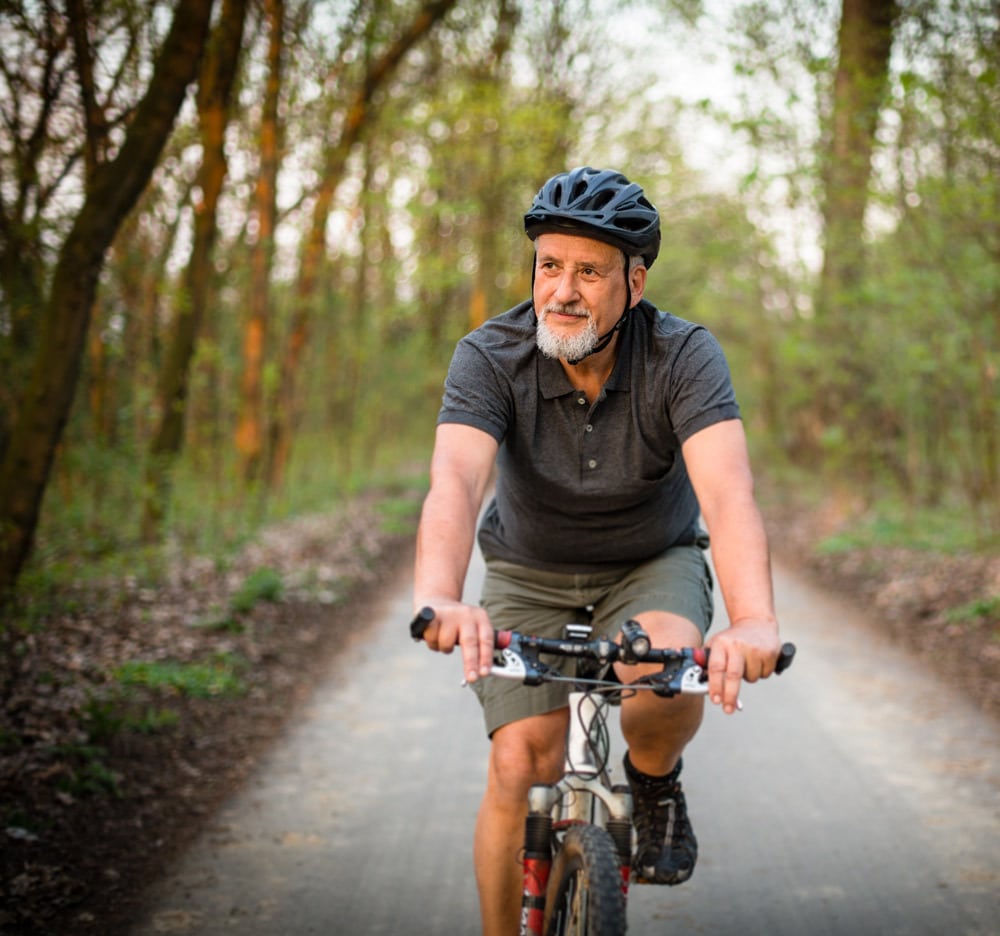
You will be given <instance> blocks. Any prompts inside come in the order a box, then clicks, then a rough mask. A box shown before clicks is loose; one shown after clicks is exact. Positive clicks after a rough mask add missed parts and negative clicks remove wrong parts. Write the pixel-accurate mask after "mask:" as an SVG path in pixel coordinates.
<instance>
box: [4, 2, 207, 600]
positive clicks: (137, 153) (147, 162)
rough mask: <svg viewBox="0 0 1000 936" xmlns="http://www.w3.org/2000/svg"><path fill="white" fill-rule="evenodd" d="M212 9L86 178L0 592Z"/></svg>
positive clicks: (187, 12) (35, 366)
mask: <svg viewBox="0 0 1000 936" xmlns="http://www.w3.org/2000/svg"><path fill="white" fill-rule="evenodd" d="M211 12H212V4H211V2H208V0H178V4H177V7H176V9H175V12H174V19H173V22H172V24H171V27H170V32H169V33H168V35H167V37H166V39H165V41H164V43H163V46H162V48H161V50H160V52H159V55H158V57H157V61H156V64H155V68H154V70H153V75H152V78H151V79H150V83H149V87H148V88H147V90H146V94H145V96H144V97H143V99H142V101H141V102H140V104H139V106H138V108H137V109H136V111H135V114H134V117H133V119H132V121H131V123H130V124H129V127H128V132H127V135H126V137H125V142H124V144H123V145H122V147H121V149H120V151H119V152H118V155H117V156H116V157H115V159H113V160H112V161H110V162H106V163H102V164H101V165H99V166H97V167H96V168H95V169H94V171H93V172H92V173H91V174H89V176H88V185H87V189H86V195H85V198H84V202H83V206H82V207H81V208H80V211H79V213H78V215H77V216H76V220H75V222H74V223H73V226H72V228H71V229H70V232H69V234H68V235H67V237H66V240H65V242H64V243H63V245H62V249H61V250H60V252H59V258H58V261H57V263H56V267H55V270H54V272H53V276H52V281H51V286H50V288H49V294H48V297H47V300H46V302H45V304H44V306H43V308H42V310H41V316H40V329H39V336H38V343H37V345H36V348H35V354H34V358H33V360H32V364H31V372H30V377H29V380H28V384H27V386H26V388H25V392H24V395H23V398H22V400H21V401H20V409H19V412H18V414H17V420H16V422H15V424H14V425H13V427H12V431H11V435H10V441H9V445H8V447H7V450H6V452H5V453H4V458H3V461H2V463H0V491H3V498H2V500H0V591H4V590H6V589H9V588H11V587H12V586H13V585H14V583H15V582H16V580H17V577H18V574H19V573H20V571H21V568H22V566H23V565H24V562H25V560H26V559H27V557H28V554H29V552H30V550H31V545H32V542H33V539H34V534H35V529H36V527H37V524H38V516H39V512H40V509H41V504H42V498H43V496H44V493H45V487H46V484H47V483H48V480H49V475H50V472H51V468H52V460H53V457H54V455H55V451H56V446H57V445H58V444H59V440H60V438H61V436H62V432H63V428H64V427H65V425H66V420H67V418H68V416H69V411H70V407H71V405H72V403H73V396H74V393H75V391H76V385H77V381H78V377H79V373H80V364H81V359H82V356H83V353H84V349H85V342H86V336H87V329H88V325H89V323H90V314H91V309H92V307H93V303H94V298H95V296H96V293H97V280H98V276H99V274H100V271H101V268H102V266H103V263H104V253H105V251H106V250H107V248H108V247H109V246H110V244H111V242H112V240H113V238H114V236H115V232H116V231H117V230H118V227H119V226H120V225H121V223H122V221H123V219H124V218H125V216H126V215H127V214H128V212H129V211H130V210H131V209H132V207H133V205H134V204H135V202H136V200H137V199H138V197H139V195H140V194H141V192H142V190H143V188H144V187H145V185H146V183H147V181H148V180H149V177H150V175H151V174H152V172H153V169H154V168H155V167H156V163H157V160H158V159H159V156H160V153H161V151H162V149H163V145H164V143H165V142H166V140H167V138H168V137H169V135H170V132H171V130H172V129H173V124H174V119H175V118H176V116H177V112H178V110H179V109H180V106H181V104H182V102H183V100H184V95H185V93H186V91H187V87H188V85H189V84H190V82H191V81H192V79H193V78H194V77H195V75H196V74H197V69H198V62H199V59H200V57H201V54H202V50H203V48H204V45H205V38H206V35H207V32H208V24H209V19H210V16H211Z"/></svg>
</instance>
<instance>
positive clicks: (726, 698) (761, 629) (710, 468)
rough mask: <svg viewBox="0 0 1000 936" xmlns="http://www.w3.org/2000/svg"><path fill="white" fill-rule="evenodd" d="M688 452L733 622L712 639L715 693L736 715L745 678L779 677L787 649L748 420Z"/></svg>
mask: <svg viewBox="0 0 1000 936" xmlns="http://www.w3.org/2000/svg"><path fill="white" fill-rule="evenodd" d="M683 453H684V462H685V464H686V466H687V471H688V476H689V477H690V478H691V484H692V485H693V486H694V491H695V494H696V495H697V497H698V503H699V505H700V507H701V513H702V517H703V518H704V520H705V524H706V526H707V527H708V532H709V534H710V535H711V538H712V562H713V564H714V566H715V571H716V574H717V576H718V579H719V587H720V589H721V590H722V597H723V600H724V601H725V603H726V610H727V612H728V613H729V621H730V624H731V627H730V628H729V629H728V630H725V631H723V632H721V633H719V634H717V635H716V636H715V637H713V638H712V639H711V640H710V641H709V645H710V646H711V648H712V655H711V658H710V660H709V696H710V697H711V699H712V701H713V702H715V703H717V704H721V705H722V706H723V708H724V709H725V711H727V712H732V711H735V708H736V701H737V698H738V695H739V689H740V680H741V679H746V680H747V681H749V682H754V681H756V680H757V679H760V678H761V677H764V676H769V675H771V673H772V672H774V667H775V663H776V662H777V658H778V653H779V651H780V642H779V640H778V621H777V617H776V615H775V613H774V596H773V590H772V584H771V563H770V555H769V552H768V545H767V534H766V533H765V531H764V521H763V519H762V518H761V515H760V510H759V509H758V507H757V502H756V500H755V499H754V493H753V476H752V474H751V471H750V457H749V455H748V453H747V445H746V437H745V435H744V432H743V423H742V422H741V421H740V420H738V419H732V420H726V421H725V422H721V423H716V424H715V425H712V426H709V427H708V428H707V429H703V430H701V431H700V432H696V433H695V434H694V435H693V436H691V437H690V438H689V439H688V440H687V441H686V442H685V443H684V445H683Z"/></svg>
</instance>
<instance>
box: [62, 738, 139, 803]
mask: <svg viewBox="0 0 1000 936" xmlns="http://www.w3.org/2000/svg"><path fill="white" fill-rule="evenodd" d="M53 753H54V754H56V755H57V756H58V757H59V758H60V759H61V760H62V761H63V762H64V763H65V764H67V766H68V769H67V772H66V773H64V774H62V775H61V776H60V777H59V780H58V781H57V786H58V787H59V789H60V790H61V791H62V792H64V793H68V794H70V795H71V796H75V797H85V796H106V795H109V794H110V795H111V796H113V797H115V798H116V799H117V798H120V797H121V796H122V789H121V780H120V777H119V776H118V774H117V773H116V772H115V771H113V770H111V769H110V768H109V767H108V766H107V764H105V762H104V758H105V757H106V756H107V750H106V749H105V748H103V747H100V746H98V745H91V744H73V745H62V746H60V747H58V748H56V749H55V750H54V752H53Z"/></svg>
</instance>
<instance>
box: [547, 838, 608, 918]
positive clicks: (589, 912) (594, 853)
mask: <svg viewBox="0 0 1000 936" xmlns="http://www.w3.org/2000/svg"><path fill="white" fill-rule="evenodd" d="M625 928H626V922H625V895H624V893H623V891H622V876H621V869H620V867H619V859H618V851H617V849H616V848H615V843H614V840H613V839H612V838H611V835H610V834H609V833H608V832H606V831H605V830H604V829H602V828H600V827H599V826H595V825H580V826H574V827H573V828H571V829H570V830H569V831H568V832H567V833H566V836H565V838H564V839H563V843H562V847H561V848H560V849H559V851H558V853H557V854H556V856H555V860H554V861H553V863H552V874H551V876H550V878H549V887H548V893H547V895H546V899H545V928H544V930H545V936H622V934H623V933H624V932H625Z"/></svg>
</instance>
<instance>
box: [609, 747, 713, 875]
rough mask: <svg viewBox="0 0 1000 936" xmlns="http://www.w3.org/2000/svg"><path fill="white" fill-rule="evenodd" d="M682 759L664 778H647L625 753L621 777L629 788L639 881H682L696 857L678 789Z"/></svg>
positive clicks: (634, 861)
mask: <svg viewBox="0 0 1000 936" xmlns="http://www.w3.org/2000/svg"><path fill="white" fill-rule="evenodd" d="M683 763H684V762H683V761H678V762H677V766H676V767H675V768H674V769H673V770H672V771H670V773H668V774H667V775H666V776H665V777H650V776H649V775H647V774H644V773H640V772H639V771H638V770H636V768H635V767H633V766H632V761H631V760H629V756H628V754H626V755H625V776H626V777H628V782H629V786H630V787H631V788H632V822H633V824H634V825H635V831H636V837H637V838H638V844H637V846H636V850H635V859H634V860H633V862H632V867H633V869H634V871H635V874H636V881H637V882H638V883H639V884H683V883H684V882H685V881H686V880H687V879H688V878H689V877H691V874H692V872H693V871H694V865H695V862H696V861H697V860H698V840H697V839H696V838H695V837H694V832H693V831H692V829H691V823H690V822H689V821H688V815H687V803H686V802H685V800H684V791H683V790H681V784H680V780H679V779H678V778H679V777H680V773H681V767H682V766H683Z"/></svg>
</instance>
